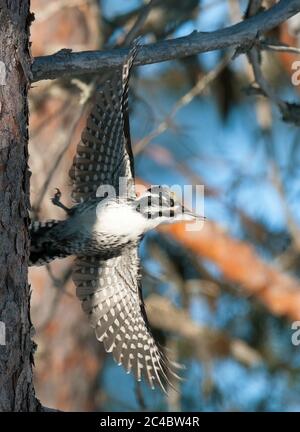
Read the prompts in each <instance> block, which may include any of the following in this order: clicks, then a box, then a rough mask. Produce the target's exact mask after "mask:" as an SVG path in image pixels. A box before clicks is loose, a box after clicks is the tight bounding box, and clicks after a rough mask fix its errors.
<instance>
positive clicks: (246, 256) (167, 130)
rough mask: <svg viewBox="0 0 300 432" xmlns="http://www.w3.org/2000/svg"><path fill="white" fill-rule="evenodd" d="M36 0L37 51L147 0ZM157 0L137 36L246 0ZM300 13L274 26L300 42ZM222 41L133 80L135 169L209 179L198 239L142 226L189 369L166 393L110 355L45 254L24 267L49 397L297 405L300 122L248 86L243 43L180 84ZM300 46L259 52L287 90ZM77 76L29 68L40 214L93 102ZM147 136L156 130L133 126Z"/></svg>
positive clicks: (84, 37)
mask: <svg viewBox="0 0 300 432" xmlns="http://www.w3.org/2000/svg"><path fill="white" fill-rule="evenodd" d="M32 3H33V5H32V8H33V11H34V12H35V11H36V12H37V13H36V22H35V24H34V25H33V38H32V42H33V45H32V47H33V54H34V55H41V54H46V53H47V54H48V53H49V52H53V51H57V50H59V49H61V48H73V49H74V50H79V49H80V50H81V49H82V50H83V49H85V50H86V49H96V48H98V47H101V46H108V45H110V44H111V45H113V44H115V43H121V42H122V40H123V38H124V35H126V33H127V32H128V31H129V29H130V28H131V26H132V25H133V23H134V20H135V19H136V16H137V14H138V13H139V12H140V9H141V8H142V7H143V2H142V1H127V2H121V1H118V0H109V1H108V0H102V1H101V2H100V4H99V5H98V3H97V2H96V1H94V0H78V1H71V0H64V1H58V0H57V1H54V0H53V2H50V3H49V2H47V1H46V0H45V1H43V0H34V1H33V2H32ZM153 3H154V4H153V8H152V10H151V11H150V13H149V15H148V18H147V20H146V22H145V23H144V26H143V28H142V30H141V33H142V34H143V35H144V41H145V43H147V42H150V41H155V40H158V39H161V38H165V37H167V36H168V37H178V36H182V35H186V34H189V33H190V32H191V31H192V30H194V29H197V30H201V31H209V30H213V29H216V28H220V27H222V26H225V25H229V24H231V23H234V22H237V21H240V20H241V19H243V13H244V12H245V10H246V7H247V4H248V2H247V1H240V2H239V1H238V0H228V1H227V0H185V1H181V2H178V1H177V0H168V2H166V1H156V2H153ZM178 3H180V7H178ZM267 3H268V5H269V4H270V3H272V2H266V4H267ZM55 5H56V6H55ZM299 28H300V21H299V17H298V21H297V17H295V18H294V19H293V20H291V22H289V23H286V24H285V25H283V26H282V27H281V28H280V29H276V31H274V32H273V33H272V34H270V35H269V37H270V38H272V41H274V40H275V39H276V40H282V41H285V42H288V43H289V44H291V45H295V46H296V45H297V43H298V40H297V35H296V33H297V31H298V30H299ZM74 29H75V30H76V31H75V32H74ZM297 29H298V30H297ZM41 41H42V43H41ZM224 56H225V53H223V52H212V53H207V54H201V55H198V56H194V57H192V58H186V59H182V60H178V61H172V62H166V63H162V64H154V65H150V66H143V67H139V68H136V69H135V71H134V77H133V80H132V85H131V89H132V91H131V127H132V141H133V144H134V146H135V151H136V153H137V154H136V172H137V176H138V177H139V178H141V179H142V180H143V181H146V182H148V183H151V184H169V185H174V184H179V185H181V186H183V185H196V184H204V186H205V216H206V217H207V219H208V222H207V228H205V229H206V231H205V229H204V231H203V234H201V233H199V234H195V236H196V235H199V239H198V242H199V243H197V242H196V246H194V248H193V250H191V249H190V248H189V247H187V245H188V241H186V242H185V238H184V236H183V237H182V236H181V237H180V236H178V233H177V235H176V232H175V231H172V230H169V231H165V230H163V231H160V232H155V233H151V234H149V235H147V236H146V238H145V240H144V242H143V244H142V247H141V254H142V264H143V276H144V278H143V290H144V293H145V297H146V304H147V305H148V313H149V317H150V321H151V324H152V326H153V328H154V329H155V334H156V336H157V337H158V338H159V340H160V341H161V343H162V344H163V345H165V346H167V347H168V348H170V349H171V350H172V352H173V355H174V356H175V358H176V360H177V361H179V362H181V363H184V364H185V365H186V370H184V371H183V372H182V376H183V377H184V379H185V380H184V381H183V382H182V383H180V385H179V387H178V392H177V393H176V392H173V391H170V393H169V395H168V397H166V396H165V395H163V394H161V393H160V392H159V391H156V392H153V391H151V390H149V389H148V388H147V387H146V386H145V385H144V384H142V385H141V386H137V385H136V384H135V382H134V378H133V377H132V376H131V375H126V374H125V373H124V370H123V369H121V368H118V366H117V365H116V364H115V363H113V361H112V360H111V358H110V357H106V356H104V353H103V350H102V347H101V346H99V345H97V341H96V340H94V338H93V334H92V333H93V332H92V330H91V329H89V327H88V325H87V322H86V319H85V317H84V315H83V313H81V311H80V307H79V304H77V302H76V299H75V296H74V287H73V285H72V283H71V282H70V280H69V276H70V272H69V269H70V263H71V261H70V260H67V261H62V262H58V263H54V264H53V265H51V271H49V269H48V270H47V269H33V270H32V272H31V280H32V286H33V301H34V312H35V313H34V316H33V319H34V322H35V326H36V328H37V337H36V339H37V342H38V344H39V347H38V351H37V355H36V367H37V374H36V375H37V386H38V396H40V397H41V399H42V401H43V403H44V404H45V405H47V406H55V407H56V408H60V409H71V410H75V409H94V410H103V409H106V410H112V411H114V410H125V411H131V410H141V409H146V410H165V409H171V410H175V409H176V410H186V411H194V410H195V411H218V410H230V411H231V410H238V411H239V410H247V411H252V410H259V411H262V410H295V411H298V410H299V409H300V391H299V390H300V388H299V387H300V384H299V383H300V379H299V378H300V346H299V347H298V346H295V345H293V344H292V339H291V337H292V333H293V330H292V329H291V323H292V321H293V320H295V319H296V318H297V317H298V319H300V302H299V295H300V291H299V294H298V292H297V289H298V290H300V280H299V270H298V263H299V262H300V259H299V258H300V257H299V247H300V246H299V245H300V235H299V228H298V227H299V223H300V212H299V184H300V172H299V158H300V151H299V131H298V128H297V127H296V126H295V125H293V124H291V123H287V122H284V121H282V119H281V114H280V110H278V107H277V106H275V105H274V104H273V101H272V100H270V99H269V98H266V97H263V96H261V95H258V96H257V93H258V92H257V90H255V91H253V84H254V77H253V74H252V70H251V66H250V65H249V62H248V60H247V57H246V56H245V55H241V56H238V57H236V58H235V60H233V61H230V62H228V64H227V65H226V66H224V67H223V68H222V70H221V71H220V72H219V73H218V74H217V77H216V78H215V79H213V80H212V82H210V83H209V84H208V85H206V86H204V89H202V91H201V92H198V93H197V92H194V93H193V92H192V97H191V98H190V99H191V100H190V101H189V103H185V99H184V96H186V95H187V94H188V93H189V92H190V91H191V89H193V88H194V87H195V86H197V83H199V81H201V80H202V82H204V81H203V80H204V79H205V78H204V77H205V76H206V74H207V73H209V71H212V70H214V69H215V68H216V67H217V65H218V64H219V63H220V62H222V59H223V58H224ZM296 59H297V56H296V55H291V54H289V55H287V54H286V53H280V52H273V51H263V52H262V63H261V68H262V71H263V74H264V76H265V78H266V80H267V81H268V82H269V84H270V85H271V86H272V88H273V90H274V92H276V94H277V95H278V97H280V98H282V100H286V101H288V102H290V103H295V102H297V100H298V99H299V87H295V86H293V85H292V84H291V74H292V70H291V64H292V61H293V60H296ZM90 80H91V78H90V77H86V79H85V80H84V81H85V84H86V83H89V82H90ZM82 88H83V84H82V83H81V84H80V83H79V84H78V82H77V81H72V82H65V81H59V80H57V81H53V82H45V83H38V84H35V88H34V89H32V91H31V124H30V128H31V143H30V145H31V147H30V154H31V161H30V164H31V170H32V172H33V176H32V204H33V207H34V210H35V212H36V213H38V215H39V217H42V218H46V217H47V218H48V217H49V218H50V217H57V216H59V217H62V214H61V213H59V210H57V209H55V208H53V206H52V205H51V204H50V200H49V198H50V197H51V196H52V195H53V191H54V188H55V187H59V188H60V189H61V190H62V191H63V193H64V196H65V200H66V201H67V200H68V198H67V197H68V193H69V186H68V178H67V172H68V168H69V166H70V164H71V160H72V156H73V154H74V151H75V148H76V144H77V142H78V140H79V135H80V131H81V130H82V128H83V127H84V124H85V123H84V122H85V114H86V110H87V109H88V106H87V107H86V106H81V105H79V96H80V89H82ZM174 107H175V108H174ZM161 125H163V126H164V127H162V130H163V133H160V126H161ZM145 136H146V137H147V136H149V140H146V141H145V140H143V141H141V140H142V139H143V138H144V137H145ZM151 137H152V138H151ZM150 138H151V139H150ZM54 166H57V168H56V170H55V171H54V169H53V167H54ZM51 171H53V173H54V174H53V175H52V176H51ZM44 182H46V184H44ZM44 185H45V187H44ZM43 190H44V191H45V193H44V195H43V194H42V192H41V191H43ZM37 207H38V208H37ZM201 235H202V237H201ZM204 236H206V238H205V241H204ZM220 239H222V242H221V241H220ZM197 244H199V248H197ZM233 246H234V247H233ZM241 260H243V262H242V261H241ZM278 281H279V282H278ZM293 290H295V291H293ZM291 291H292V292H291ZM291 311H292V312H291ZM161 317H163V318H164V319H161ZM170 317H171V318H172V319H170Z"/></svg>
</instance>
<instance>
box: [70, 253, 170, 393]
mask: <svg viewBox="0 0 300 432" xmlns="http://www.w3.org/2000/svg"><path fill="white" fill-rule="evenodd" d="M73 280H74V282H75V284H76V287H77V290H76V293H77V296H78V297H79V299H80V300H81V301H82V307H83V309H84V311H85V312H86V313H87V314H88V316H89V319H90V322H91V324H92V326H93V327H94V328H95V332H96V337H97V339H98V340H99V341H101V342H103V343H104V346H105V349H106V351H107V352H112V354H113V356H114V359H115V361H116V362H117V363H118V364H122V365H123V366H124V368H125V369H126V371H127V372H128V373H129V372H131V371H132V372H133V373H134V374H135V376H136V378H137V380H141V379H142V377H144V378H145V379H146V380H147V381H148V383H149V384H150V386H151V387H152V388H154V387H155V385H158V386H159V387H161V388H162V389H163V390H164V391H166V385H167V383H170V381H169V380H170V377H171V375H174V376H177V375H176V374H175V373H174V372H173V371H172V370H171V368H170V366H171V363H170V362H169V361H168V359H167V358H166V356H165V354H164V353H163V352H162V351H161V350H160V349H159V348H158V346H157V344H156V342H155V340H154V338H153V336H152V333H151V330H150V328H149V326H148V322H147V317H146V313H145V310H144V303H143V300H142V293H141V290H140V277H139V260H138V254H137V246H131V247H130V248H127V249H124V251H123V253H122V254H121V255H119V256H116V257H113V258H110V259H107V260H101V259H99V258H98V257H78V258H77V259H76V261H75V269H74V274H73Z"/></svg>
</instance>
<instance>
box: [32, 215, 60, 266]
mask: <svg viewBox="0 0 300 432" xmlns="http://www.w3.org/2000/svg"><path fill="white" fill-rule="evenodd" d="M61 222H62V221H59V220H48V221H46V222H40V221H35V222H32V224H31V226H30V237H31V244H30V258H29V265H30V266H41V265H45V264H47V263H49V262H50V261H53V260H54V259H56V258H64V257H66V256H67V255H68V253H67V252H66V250H65V248H64V247H63V245H62V244H61V243H59V242H58V241H56V240H55V239H56V236H55V235H53V230H54V229H55V228H56V227H57V226H58V225H59V224H60V223H61Z"/></svg>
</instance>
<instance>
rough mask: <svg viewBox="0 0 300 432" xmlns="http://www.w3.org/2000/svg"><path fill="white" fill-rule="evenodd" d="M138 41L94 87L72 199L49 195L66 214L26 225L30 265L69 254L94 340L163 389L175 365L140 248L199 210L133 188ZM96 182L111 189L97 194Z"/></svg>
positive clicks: (157, 190)
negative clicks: (160, 332) (146, 291)
mask: <svg viewBox="0 0 300 432" xmlns="http://www.w3.org/2000/svg"><path fill="white" fill-rule="evenodd" d="M137 47H138V45H137V44H136V43H135V44H133V46H132V48H131V50H130V52H129V55H128V57H127V59H126V61H125V62H124V64H123V66H122V68H121V69H118V70H115V71H113V72H112V73H111V75H110V78H109V79H107V80H106V81H105V83H104V84H103V85H102V86H101V88H99V89H98V90H97V92H96V95H95V102H94V104H93V108H92V110H91V112H90V114H89V117H88V119H87V124H86V127H85V129H84V131H83V133H82V137H81V141H80V143H79V145H78V147H77V153H76V155H75V157H74V161H73V165H72V167H71V169H70V172H69V174H70V178H71V183H72V198H73V200H74V201H75V204H74V206H73V207H72V208H71V209H69V208H67V207H65V206H64V205H63V204H62V202H61V201H60V198H61V196H60V195H61V194H60V192H59V190H58V191H57V193H56V194H55V196H54V198H53V200H52V201H53V204H55V205H58V206H60V207H62V208H63V209H64V210H65V212H66V214H67V217H66V219H64V220H51V221H46V222H40V221H35V222H33V223H32V225H31V250H30V265H43V264H45V263H48V262H50V261H52V260H54V259H56V258H63V257H66V256H68V255H75V257H76V258H75V262H74V268H73V281H74V283H75V286H76V294H77V296H78V298H79V299H80V301H81V302H82V308H83V310H84V311H85V312H86V313H87V314H88V316H89V320H90V323H91V325H92V327H94V329H95V334H96V337H97V339H98V340H99V341H101V342H103V344H104V347H105V350H106V351H107V352H112V354H113V357H114V359H115V360H116V362H117V363H118V364H120V365H123V366H124V368H125V369H126V371H127V372H128V373H129V372H131V371H132V372H133V373H134V374H135V376H136V378H137V380H138V381H140V380H141V379H142V377H144V378H145V379H146V380H147V382H148V383H149V385H150V386H151V387H152V388H154V387H155V386H156V385H157V386H159V387H160V388H162V389H163V390H164V391H166V386H167V385H168V383H169V384H170V379H171V377H172V376H177V374H176V372H175V371H174V368H176V364H174V363H172V362H170V361H169V359H168V358H167V356H166V354H165V353H164V351H163V349H161V348H160V347H159V346H158V344H157V343H156V342H155V340H154V338H153V335H152V332H151V329H150V326H149V323H148V320H147V316H146V311H145V307H144V302H143V296H142V290H141V276H140V263H139V257H138V246H139V243H140V241H141V239H142V237H143V236H144V234H145V233H146V232H147V231H149V230H151V229H153V228H155V227H156V226H158V225H160V224H161V223H174V222H177V221H179V220H193V219H195V218H197V216H196V215H194V214H193V213H192V212H189V211H187V210H186V209H185V208H184V207H183V206H182V204H181V202H179V200H177V199H176V198H175V197H174V195H173V194H172V192H171V191H170V189H168V188H166V187H161V186H155V187H152V188H149V189H148V190H147V191H146V192H145V193H143V194H142V195H140V196H137V195H136V193H135V185H134V158H133V153H132V148H131V140H130V127H129V114H128V85H129V73H130V69H131V67H132V64H133V61H134V58H135V55H136V52H137ZM120 180H123V183H124V180H125V183H126V187H125V188H124V187H123V188H122V187H121V186H120ZM102 186H103V187H106V186H109V187H110V188H111V190H112V191H113V192H114V194H109V193H108V194H107V193H106V194H101V193H100V196H99V193H98V192H99V188H100V189H101V187H102ZM172 366H173V367H172Z"/></svg>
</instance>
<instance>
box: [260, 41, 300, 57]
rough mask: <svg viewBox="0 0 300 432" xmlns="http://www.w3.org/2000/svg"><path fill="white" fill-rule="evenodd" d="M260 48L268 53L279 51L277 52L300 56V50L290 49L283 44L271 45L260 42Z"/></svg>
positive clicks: (290, 47)
mask: <svg viewBox="0 0 300 432" xmlns="http://www.w3.org/2000/svg"><path fill="white" fill-rule="evenodd" d="M260 48H261V49H263V50H268V51H279V52H288V53H293V54H300V48H297V47H292V46H289V45H284V44H278V45H277V44H271V43H267V42H263V41H262V42H260Z"/></svg>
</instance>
